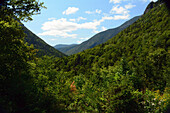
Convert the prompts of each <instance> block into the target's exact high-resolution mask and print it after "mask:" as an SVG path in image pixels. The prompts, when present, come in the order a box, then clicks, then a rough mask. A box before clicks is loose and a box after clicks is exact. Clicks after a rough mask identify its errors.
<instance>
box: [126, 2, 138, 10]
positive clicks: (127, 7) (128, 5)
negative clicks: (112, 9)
mask: <svg viewBox="0 0 170 113" xmlns="http://www.w3.org/2000/svg"><path fill="white" fill-rule="evenodd" d="M133 7H136V5H132V4H131V3H129V4H127V5H125V8H126V9H131V8H133Z"/></svg>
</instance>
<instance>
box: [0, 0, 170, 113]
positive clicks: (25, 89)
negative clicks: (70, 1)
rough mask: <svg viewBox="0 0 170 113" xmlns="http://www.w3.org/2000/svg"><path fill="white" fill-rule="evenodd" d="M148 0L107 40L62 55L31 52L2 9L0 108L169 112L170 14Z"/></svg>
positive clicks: (54, 112) (52, 112)
mask: <svg viewBox="0 0 170 113" xmlns="http://www.w3.org/2000/svg"><path fill="white" fill-rule="evenodd" d="M64 3H65V2H64ZM151 4H153V7H152V8H150V7H149V10H147V12H146V13H144V15H142V16H141V18H139V19H138V20H137V21H136V22H134V23H133V24H132V25H130V26H129V27H127V28H126V29H124V30H123V31H121V32H119V33H118V34H117V35H116V36H114V37H113V38H111V39H109V40H108V41H107V42H105V43H103V44H100V45H97V46H95V47H94V48H91V49H87V50H85V51H82V52H79V53H77V54H74V55H71V56H67V57H62V58H59V57H50V56H43V57H37V58H36V57H32V56H33V55H34V54H33V53H32V48H30V47H29V46H27V45H26V44H25V43H24V38H23V37H24V33H23V32H22V29H21V26H20V25H19V23H18V22H17V21H16V20H14V19H13V17H9V16H8V15H6V14H5V13H4V14H5V15H3V14H2V13H1V11H2V10H1V11H0V45H1V48H0V61H1V63H0V113H1V112H2V113H84V112H87V113H169V110H170V76H169V75H170V38H169V37H170V15H169V11H168V10H169V9H168V8H167V7H166V4H165V3H162V0H158V2H156V3H151ZM151 4H149V5H151ZM149 5H148V6H149ZM147 8H148V7H147Z"/></svg>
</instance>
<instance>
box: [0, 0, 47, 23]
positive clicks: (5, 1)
mask: <svg viewBox="0 0 170 113" xmlns="http://www.w3.org/2000/svg"><path fill="white" fill-rule="evenodd" d="M43 4H44V3H43V2H39V1H36V0H1V1H0V12H1V14H3V15H9V16H11V17H16V18H17V19H19V20H25V21H27V20H32V18H31V16H32V15H36V14H39V12H40V10H41V8H45V7H44V6H43Z"/></svg>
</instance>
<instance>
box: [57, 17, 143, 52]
mask: <svg viewBox="0 0 170 113" xmlns="http://www.w3.org/2000/svg"><path fill="white" fill-rule="evenodd" d="M139 18H140V16H136V17H134V18H132V19H130V20H128V21H127V22H125V23H124V24H122V25H120V26H119V27H117V28H114V29H109V30H106V31H103V32H100V33H98V34H96V35H94V36H93V37H92V38H90V39H89V40H87V41H85V42H83V43H81V44H79V45H77V46H73V47H70V48H69V47H66V48H62V49H58V50H59V51H61V52H63V53H65V54H66V55H72V54H76V53H79V52H81V51H83V50H86V49H90V48H93V47H95V46H97V45H99V44H102V43H105V42H106V41H107V40H109V39H111V38H112V37H114V36H116V35H117V34H118V33H119V32H121V31H122V30H124V29H125V28H127V27H128V26H130V25H131V24H133V23H134V22H135V21H136V20H138V19H139Z"/></svg>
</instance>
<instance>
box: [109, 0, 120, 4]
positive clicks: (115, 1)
mask: <svg viewBox="0 0 170 113" xmlns="http://www.w3.org/2000/svg"><path fill="white" fill-rule="evenodd" d="M112 2H113V3H114V4H116V3H120V2H121V0H110V1H109V3H112Z"/></svg>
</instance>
